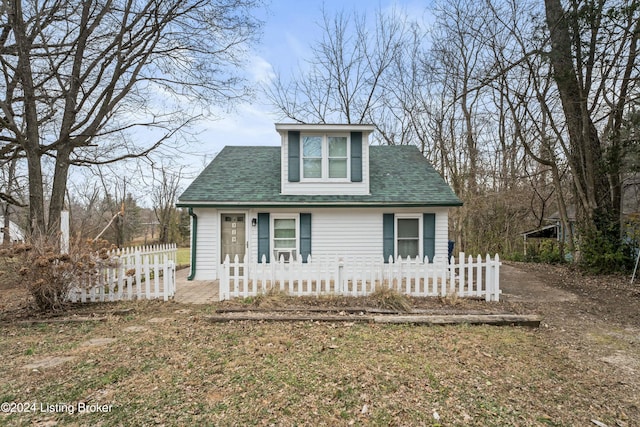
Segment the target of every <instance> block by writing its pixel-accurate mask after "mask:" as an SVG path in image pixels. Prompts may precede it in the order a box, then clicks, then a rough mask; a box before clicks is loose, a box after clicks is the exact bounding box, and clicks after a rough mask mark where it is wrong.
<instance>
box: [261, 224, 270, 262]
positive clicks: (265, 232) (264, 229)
mask: <svg viewBox="0 0 640 427" xmlns="http://www.w3.org/2000/svg"><path fill="white" fill-rule="evenodd" d="M269 227H270V224H269V214H268V213H259V214H258V262H259V263H261V262H262V255H265V256H266V258H267V263H269Z"/></svg>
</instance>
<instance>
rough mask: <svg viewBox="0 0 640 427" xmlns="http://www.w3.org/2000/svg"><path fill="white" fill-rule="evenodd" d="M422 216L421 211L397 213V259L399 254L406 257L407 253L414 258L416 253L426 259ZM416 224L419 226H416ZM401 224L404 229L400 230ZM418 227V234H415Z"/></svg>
mask: <svg viewBox="0 0 640 427" xmlns="http://www.w3.org/2000/svg"><path fill="white" fill-rule="evenodd" d="M422 217H423V216H422V214H419V213H415V214H413V213H406V214H396V215H395V218H394V221H395V224H394V229H395V233H394V236H393V252H394V254H395V259H398V257H399V256H402V259H406V258H407V255H410V256H411V259H412V260H413V259H415V257H416V255H417V256H419V257H420V260H423V259H424V254H423V244H422V239H423V237H422V236H423V230H422V227H423V224H422ZM416 223H417V224H416ZM416 225H417V227H415V226H416ZM401 226H402V231H401V230H400V227H401ZM416 228H417V232H418V234H417V235H415V231H416ZM416 246H417V248H416Z"/></svg>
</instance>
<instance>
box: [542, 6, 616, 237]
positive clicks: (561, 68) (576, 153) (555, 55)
mask: <svg viewBox="0 0 640 427" xmlns="http://www.w3.org/2000/svg"><path fill="white" fill-rule="evenodd" d="M545 10H546V18H547V25H548V27H549V32H550V39H551V51H550V53H549V57H550V59H551V64H552V66H553V70H554V72H553V78H554V80H555V82H556V85H557V88H558V92H559V94H560V100H561V102H562V108H563V111H564V115H565V119H566V125H567V131H568V134H569V142H570V147H571V149H570V153H569V164H570V165H571V168H572V170H573V176H574V182H575V185H576V188H577V190H578V192H579V193H582V195H583V197H581V199H580V201H581V206H580V208H581V209H580V210H581V212H582V214H583V215H584V219H585V220H586V221H585V225H586V226H587V227H588V228H596V229H599V228H600V227H599V224H598V222H599V221H597V220H599V219H600V217H601V215H602V214H604V213H610V212H613V211H614V209H613V208H614V207H613V206H612V203H611V198H610V197H608V183H607V179H606V173H605V170H604V165H603V161H602V159H603V149H602V146H601V144H600V139H599V136H598V132H597V130H596V128H595V126H594V124H593V121H592V119H591V116H590V114H589V109H588V106H587V101H588V99H587V98H588V96H587V95H588V94H587V93H586V90H585V88H583V87H581V86H580V83H579V80H578V75H579V73H581V72H582V71H583V70H576V69H575V67H574V63H573V58H574V56H573V52H572V44H571V43H572V38H571V32H570V28H569V23H568V21H567V19H568V16H567V15H566V14H565V11H564V10H563V8H562V5H561V2H560V0H545Z"/></svg>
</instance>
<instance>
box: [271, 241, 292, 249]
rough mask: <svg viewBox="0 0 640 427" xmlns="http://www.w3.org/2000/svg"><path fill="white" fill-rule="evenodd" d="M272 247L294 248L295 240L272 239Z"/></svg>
mask: <svg viewBox="0 0 640 427" xmlns="http://www.w3.org/2000/svg"><path fill="white" fill-rule="evenodd" d="M273 247H274V248H275V249H295V248H296V240H295V239H282V240H274V241H273Z"/></svg>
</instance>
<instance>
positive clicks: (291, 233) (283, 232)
mask: <svg viewBox="0 0 640 427" xmlns="http://www.w3.org/2000/svg"><path fill="white" fill-rule="evenodd" d="M273 237H275V238H276V239H286V238H289V239H295V237H296V230H295V229H291V230H290V229H277V228H276V229H275V230H274V233H273Z"/></svg>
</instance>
